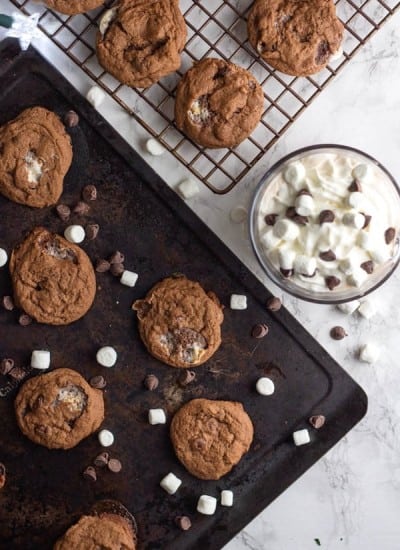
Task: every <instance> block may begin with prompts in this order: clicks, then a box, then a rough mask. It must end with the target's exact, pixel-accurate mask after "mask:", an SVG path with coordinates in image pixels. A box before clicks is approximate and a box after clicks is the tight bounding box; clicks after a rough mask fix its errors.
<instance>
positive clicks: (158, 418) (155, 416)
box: [149, 409, 167, 426]
mask: <svg viewBox="0 0 400 550" xmlns="http://www.w3.org/2000/svg"><path fill="white" fill-rule="evenodd" d="M149 423H150V424H151V425H152V426H155V425H156V424H166V423H167V417H166V416H165V411H164V409H150V410H149Z"/></svg>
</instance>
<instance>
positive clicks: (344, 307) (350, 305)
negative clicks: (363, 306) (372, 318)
mask: <svg viewBox="0 0 400 550" xmlns="http://www.w3.org/2000/svg"><path fill="white" fill-rule="evenodd" d="M336 307H337V308H338V309H339V310H340V311H341V312H342V313H346V315H351V314H352V313H354V312H355V311H357V309H358V308H359V307H360V301H359V300H352V301H351V302H345V303H344V304H338V305H337V306H336Z"/></svg>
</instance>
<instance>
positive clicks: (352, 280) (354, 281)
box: [347, 267, 368, 288]
mask: <svg viewBox="0 0 400 550" xmlns="http://www.w3.org/2000/svg"><path fill="white" fill-rule="evenodd" d="M367 278H368V273H366V272H365V271H364V270H363V269H361V267H357V268H356V269H354V271H353V272H352V273H350V275H348V276H347V282H348V284H349V285H351V286H356V287H357V288H360V286H361V285H362V284H363V283H364V282H365V281H366V279H367Z"/></svg>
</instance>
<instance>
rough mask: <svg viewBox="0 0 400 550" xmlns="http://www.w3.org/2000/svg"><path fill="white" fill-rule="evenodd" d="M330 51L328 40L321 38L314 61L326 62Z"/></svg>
mask: <svg viewBox="0 0 400 550" xmlns="http://www.w3.org/2000/svg"><path fill="white" fill-rule="evenodd" d="M330 53H331V49H330V47H329V42H328V41H327V40H321V41H320V42H319V44H318V48H317V52H316V55H315V62H316V64H317V65H322V64H323V63H326V61H327V60H328V58H329V55H330Z"/></svg>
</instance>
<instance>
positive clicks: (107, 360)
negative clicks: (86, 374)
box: [96, 346, 117, 367]
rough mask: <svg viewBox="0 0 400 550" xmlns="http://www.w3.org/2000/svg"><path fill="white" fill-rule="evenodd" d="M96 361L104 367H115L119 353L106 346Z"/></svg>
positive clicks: (98, 353) (101, 349)
mask: <svg viewBox="0 0 400 550" xmlns="http://www.w3.org/2000/svg"><path fill="white" fill-rule="evenodd" d="M96 361H97V362H98V363H99V365H101V366H102V367H113V366H114V365H115V363H116V362H117V352H116V351H115V349H114V348H112V347H111V346H104V347H103V348H100V349H99V350H98V352H97V353H96Z"/></svg>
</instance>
